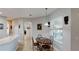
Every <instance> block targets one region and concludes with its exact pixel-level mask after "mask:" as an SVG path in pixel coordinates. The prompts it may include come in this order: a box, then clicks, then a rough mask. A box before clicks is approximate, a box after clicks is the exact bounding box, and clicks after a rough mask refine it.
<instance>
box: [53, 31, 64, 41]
mask: <svg viewBox="0 0 79 59" xmlns="http://www.w3.org/2000/svg"><path fill="white" fill-rule="evenodd" d="M62 38H63V31H62V30H54V40H59V41H60V40H62Z"/></svg>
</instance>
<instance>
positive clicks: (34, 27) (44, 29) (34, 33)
mask: <svg viewBox="0 0 79 59" xmlns="http://www.w3.org/2000/svg"><path fill="white" fill-rule="evenodd" d="M47 21H48V20H46V19H45V18H34V19H25V18H24V19H22V18H21V19H18V20H17V19H16V20H14V23H15V29H16V31H15V29H14V32H16V33H18V25H19V24H20V25H21V28H20V30H19V32H20V33H21V34H22V35H23V23H25V22H32V36H33V38H36V37H37V35H38V34H42V36H43V37H49V33H48V32H49V28H48V27H46V26H44V24H45V23H46V22H47ZM40 23H41V24H42V30H39V31H38V30H37V24H40Z"/></svg>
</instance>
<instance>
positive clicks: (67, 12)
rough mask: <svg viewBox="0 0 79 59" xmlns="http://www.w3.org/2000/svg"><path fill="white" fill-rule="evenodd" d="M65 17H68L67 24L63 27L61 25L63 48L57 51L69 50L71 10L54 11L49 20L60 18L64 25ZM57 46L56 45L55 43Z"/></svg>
mask: <svg viewBox="0 0 79 59" xmlns="http://www.w3.org/2000/svg"><path fill="white" fill-rule="evenodd" d="M65 16H69V24H68V25H64V24H63V41H62V42H63V47H62V48H61V47H60V49H58V48H57V47H56V48H57V49H58V50H71V23H70V22H71V9H69V8H60V9H57V10H56V11H54V13H52V14H51V17H50V19H51V20H52V21H53V20H54V19H56V18H60V17H61V19H62V20H63V23H64V17H65ZM55 44H56V45H58V46H61V45H59V44H58V43H55Z"/></svg>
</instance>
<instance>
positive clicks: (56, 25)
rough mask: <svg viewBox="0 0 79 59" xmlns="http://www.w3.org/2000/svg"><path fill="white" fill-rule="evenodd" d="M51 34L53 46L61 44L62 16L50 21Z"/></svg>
mask: <svg viewBox="0 0 79 59" xmlns="http://www.w3.org/2000/svg"><path fill="white" fill-rule="evenodd" d="M51 35H52V36H53V40H54V43H55V46H56V45H60V46H62V44H63V19H62V17H58V18H55V19H53V20H52V21H51ZM57 47H58V46H57ZM60 48H61V47H60Z"/></svg>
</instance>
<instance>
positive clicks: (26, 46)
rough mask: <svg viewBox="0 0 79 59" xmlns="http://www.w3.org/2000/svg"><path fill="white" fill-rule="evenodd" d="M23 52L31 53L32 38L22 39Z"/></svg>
mask: <svg viewBox="0 0 79 59" xmlns="http://www.w3.org/2000/svg"><path fill="white" fill-rule="evenodd" d="M23 51H33V48H32V38H31V37H25V38H24V46H23Z"/></svg>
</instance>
